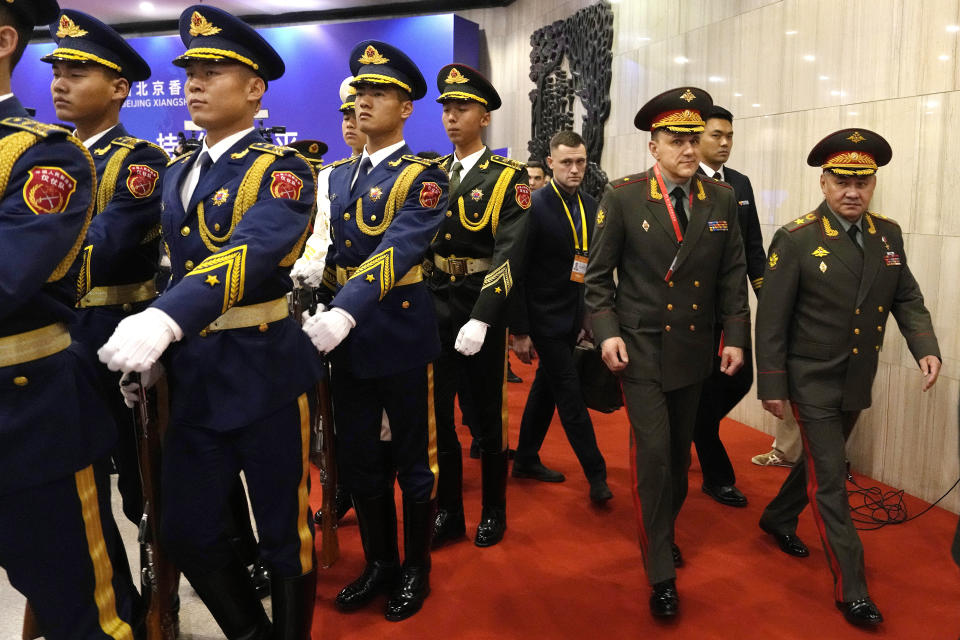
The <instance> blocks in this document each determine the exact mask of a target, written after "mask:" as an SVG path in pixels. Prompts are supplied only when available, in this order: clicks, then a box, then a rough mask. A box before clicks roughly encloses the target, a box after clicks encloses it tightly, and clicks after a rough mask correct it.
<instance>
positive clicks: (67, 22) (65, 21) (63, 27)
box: [57, 15, 87, 38]
mask: <svg viewBox="0 0 960 640" xmlns="http://www.w3.org/2000/svg"><path fill="white" fill-rule="evenodd" d="M85 35H87V32H86V31H84V30H83V29H81V28H80V27H78V26H77V23H76V22H74V21H73V20H71V19H70V17H69V16H66V15H63V16H60V24H59V25H58V28H57V37H58V38H82V37H83V36H85Z"/></svg>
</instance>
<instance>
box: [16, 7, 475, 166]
mask: <svg viewBox="0 0 960 640" xmlns="http://www.w3.org/2000/svg"><path fill="white" fill-rule="evenodd" d="M260 32H261V33H262V34H263V36H264V38H266V39H267V40H268V41H269V42H270V44H271V45H273V46H274V47H275V48H276V49H277V51H278V52H279V53H280V55H281V56H282V57H283V59H284V62H285V63H286V67H287V71H286V74H285V75H284V76H283V77H282V78H280V79H279V80H276V81H274V82H271V83H270V87H269V90H268V91H267V94H266V96H264V101H263V108H264V109H267V110H268V111H269V118H268V119H267V120H266V121H265V123H264V124H265V126H267V127H271V126H285V127H287V133H286V134H281V135H277V136H274V140H275V141H276V142H277V143H278V144H287V143H290V142H293V141H294V140H297V139H300V138H318V139H320V140H323V141H324V142H326V143H327V144H328V145H329V147H330V151H329V152H327V154H326V156H325V158H324V160H325V161H327V162H330V161H332V160H336V159H338V158H343V157H346V156H348V155H350V149H349V148H348V147H347V146H346V145H345V144H344V142H343V139H342V138H341V136H340V121H341V119H342V117H341V115H340V112H339V111H338V107H339V106H340V98H339V95H338V92H339V88H340V83H341V82H342V81H343V79H344V78H345V77H346V76H348V75H350V66H349V61H348V59H347V58H348V55H349V53H350V50H351V49H352V48H353V46H354V45H355V44H356V43H357V42H359V41H361V40H365V39H369V38H372V39H377V40H383V41H385V42H389V43H390V44H393V45H395V46H397V47H399V48H400V49H402V50H403V51H404V52H405V53H406V54H407V55H409V56H410V58H411V59H412V60H413V61H414V62H415V63H416V64H417V66H418V67H419V68H420V71H421V72H422V73H423V76H424V78H425V79H426V81H427V88H428V90H427V95H426V97H424V98H423V99H422V100H419V101H417V102H416V103H415V106H414V113H413V116H411V118H410V121H409V122H408V124H407V127H406V131H405V137H406V140H407V143H408V144H409V145H410V147H411V149H413V151H414V152H420V151H426V150H433V151H437V152H440V153H447V152H449V150H450V143H449V141H448V140H447V137H446V134H445V133H444V131H443V125H442V124H441V122H440V117H441V114H442V113H443V110H442V108H441V107H440V105H439V104H437V103H436V101H435V100H436V97H437V95H439V94H438V92H437V89H436V76H437V73H438V72H439V70H440V68H441V67H443V66H444V65H445V64H448V63H450V62H453V61H457V62H463V63H464V64H468V65H470V66H473V67H476V66H477V60H478V51H479V40H478V38H479V31H478V27H477V25H476V24H475V23H473V22H469V21H467V20H464V19H463V18H459V17H456V16H454V15H453V14H445V15H434V16H422V17H411V18H398V19H393V20H371V21H365V22H341V23H333V24H316V25H297V26H287V27H272V28H268V29H262V30H261V31H260ZM129 42H130V44H131V45H132V46H133V48H134V49H136V50H137V52H139V53H140V55H142V56H143V57H144V59H145V60H146V61H147V62H148V63H149V64H150V68H151V69H152V70H153V77H151V78H150V80H148V81H146V82H138V83H135V84H134V86H133V87H132V89H131V91H130V98H129V99H128V100H127V102H126V104H125V105H124V108H123V110H122V111H121V112H120V118H121V120H122V121H123V123H124V124H125V125H126V127H127V129H128V130H129V131H130V133H131V135H134V136H137V137H140V138H144V139H146V140H151V141H154V142H156V143H157V144H159V145H160V146H162V147H163V148H164V149H166V151H167V152H168V153H172V152H173V149H174V147H175V146H176V141H177V132H179V131H182V130H183V128H184V127H183V123H184V121H185V120H189V119H190V115H189V114H188V112H187V107H186V100H185V98H184V93H183V83H184V73H183V70H182V69H180V68H179V67H175V66H173V65H172V64H171V60H173V59H174V58H176V57H177V56H178V55H180V54H181V53H183V51H184V46H183V43H182V42H181V41H180V37H179V36H153V37H144V38H131V39H130V40H129ZM53 49H54V45H53V43H44V44H32V45H30V46H29V47H28V48H27V51H26V53H25V54H24V56H23V60H22V61H21V62H20V64H19V65H18V66H17V69H16V71H15V72H14V76H13V90H14V92H15V93H16V94H17V97H18V98H19V99H20V101H21V102H22V103H23V104H24V106H27V107H33V108H35V109H36V110H37V116H36V117H37V119H38V120H41V121H43V122H56V121H57V118H56V114H55V113H54V110H53V104H52V102H51V98H50V83H49V81H50V79H51V78H52V73H51V69H50V65H49V64H46V63H44V62H41V61H40V58H41V57H42V56H44V55H46V54H47V53H49V52H50V51H52V50H53ZM188 135H189V134H188Z"/></svg>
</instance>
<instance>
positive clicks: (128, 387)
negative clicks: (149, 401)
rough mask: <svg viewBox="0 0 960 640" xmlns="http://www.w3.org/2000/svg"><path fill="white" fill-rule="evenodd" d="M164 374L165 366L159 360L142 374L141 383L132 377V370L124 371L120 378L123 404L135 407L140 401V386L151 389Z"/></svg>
mask: <svg viewBox="0 0 960 640" xmlns="http://www.w3.org/2000/svg"><path fill="white" fill-rule="evenodd" d="M163 374H164V368H163V365H162V364H161V363H159V362H158V363H156V364H154V365H153V366H152V367H150V368H149V369H148V370H147V371H144V372H143V373H141V374H140V383H139V384H138V383H136V382H134V381H133V380H131V379H130V376H131V375H132V372H131V371H128V372H126V373H124V374H123V377H122V378H120V393H121V394H122V395H123V404H125V405H127V406H128V407H130V408H131V409H133V408H134V407H135V406H137V403H138V402H140V393H139V391H140V387H141V386H143V388H144V389H149V388H150V387H152V386H153V385H155V384H157V380H159V379H160V378H162V377H163Z"/></svg>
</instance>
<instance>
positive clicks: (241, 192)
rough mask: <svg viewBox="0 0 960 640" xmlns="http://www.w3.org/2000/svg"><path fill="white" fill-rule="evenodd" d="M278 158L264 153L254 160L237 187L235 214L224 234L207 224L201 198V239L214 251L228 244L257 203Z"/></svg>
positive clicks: (199, 228)
mask: <svg viewBox="0 0 960 640" xmlns="http://www.w3.org/2000/svg"><path fill="white" fill-rule="evenodd" d="M276 159H277V156H275V155H272V154H269V153H264V154H262V155H261V156H260V157H259V158H257V159H256V160H254V161H253V165H251V167H250V168H249V169H247V172H246V174H244V176H243V180H242V181H241V182H240V187H239V188H238V189H237V195H236V197H235V198H234V199H233V216H232V217H231V218H230V227H229V228H228V229H227V232H226V233H225V234H223V235H222V236H218V235H214V233H213V232H212V231H211V230H210V227H208V226H207V221H206V216H205V212H204V208H203V201H202V200H201V201H200V202H199V203H198V204H197V218H198V220H199V224H198V225H197V228H198V230H199V231H200V239H201V240H202V241H203V245H204V246H205V247H206V248H207V249H209V250H210V251H213V252H216V251H219V250H220V246H218V245H223V244H226V243H227V242H228V241H229V240H230V237H231V236H232V235H233V232H234V230H235V229H236V228H237V224H238V223H239V222H240V220H242V219H243V216H244V214H245V213H246V212H247V210H248V209H249V208H250V207H252V206H253V205H254V204H256V202H257V198H258V196H259V195H260V183H261V182H262V181H263V176H264V175H265V174H266V173H267V169H268V168H269V167H270V165H271V164H273V161H274V160H276ZM214 243H216V244H214Z"/></svg>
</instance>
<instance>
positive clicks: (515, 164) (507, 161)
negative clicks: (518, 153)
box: [490, 155, 527, 171]
mask: <svg viewBox="0 0 960 640" xmlns="http://www.w3.org/2000/svg"><path fill="white" fill-rule="evenodd" d="M490 159H491V160H493V161H494V162H496V163H497V164H502V165H504V166H506V167H510V168H512V169H516V170H517V171H520V170H521V169H525V168H526V167H527V165H526V163H523V162H520V161H519V160H514V159H512V158H504V157H503V156H497V155H492V156H490Z"/></svg>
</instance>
